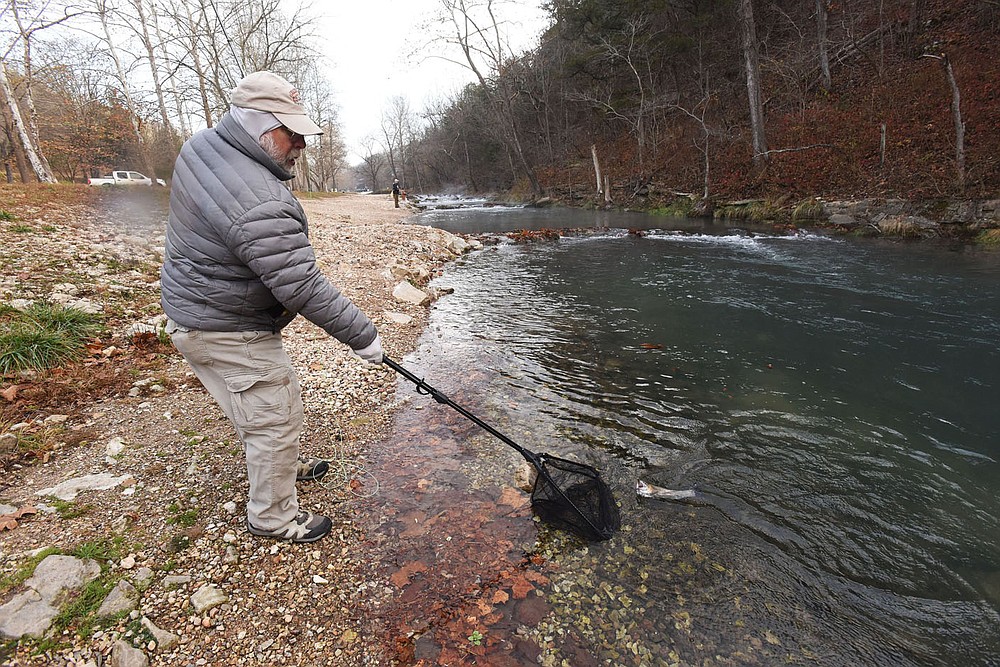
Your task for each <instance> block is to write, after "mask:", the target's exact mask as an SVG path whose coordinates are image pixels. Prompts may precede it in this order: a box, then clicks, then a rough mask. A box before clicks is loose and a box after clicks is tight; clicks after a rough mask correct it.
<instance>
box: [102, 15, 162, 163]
mask: <svg viewBox="0 0 1000 667" xmlns="http://www.w3.org/2000/svg"><path fill="white" fill-rule="evenodd" d="M96 4H97V15H98V17H99V18H100V20H101V27H102V28H104V40H105V43H106V44H107V46H108V54H109V55H110V56H111V60H112V61H114V63H115V72H116V73H117V75H118V81H119V82H120V83H121V86H122V94H123V95H124V96H125V103H126V104H127V105H128V115H129V121H130V122H131V123H132V133H133V135H134V136H135V140H136V143H137V145H138V146H139V155H140V160H141V161H142V166H143V170H144V171H145V172H146V173H147V174H152V173H153V167H152V164H151V163H150V161H149V156H148V154H147V152H146V146H145V142H144V141H143V140H142V132H141V131H140V130H139V115H138V113H136V107H135V102H134V101H133V100H132V93H131V92H129V89H128V79H127V78H126V77H125V68H124V67H122V61H121V58H119V57H118V49H116V48H115V44H114V41H113V40H112V38H111V31H110V30H109V29H108V14H107V12H108V7H107V0H96Z"/></svg>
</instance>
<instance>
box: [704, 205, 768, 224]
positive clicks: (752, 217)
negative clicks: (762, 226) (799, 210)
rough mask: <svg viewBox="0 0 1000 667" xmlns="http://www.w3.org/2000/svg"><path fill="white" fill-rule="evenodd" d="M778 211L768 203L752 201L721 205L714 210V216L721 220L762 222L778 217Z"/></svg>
mask: <svg viewBox="0 0 1000 667" xmlns="http://www.w3.org/2000/svg"><path fill="white" fill-rule="evenodd" d="M779 213H780V209H779V208H778V207H777V206H775V205H773V204H772V203H770V202H767V201H763V200H754V201H749V202H740V203H738V204H722V205H720V206H719V207H718V208H717V209H715V213H714V216H715V217H716V218H719V219H722V220H747V221H749V222H764V221H765V220H774V219H775V218H778V217H779Z"/></svg>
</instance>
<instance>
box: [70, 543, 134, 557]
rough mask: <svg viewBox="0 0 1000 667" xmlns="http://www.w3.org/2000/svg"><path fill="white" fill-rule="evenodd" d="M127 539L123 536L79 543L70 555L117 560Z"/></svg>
mask: <svg viewBox="0 0 1000 667" xmlns="http://www.w3.org/2000/svg"><path fill="white" fill-rule="evenodd" d="M124 542H125V540H124V539H123V538H121V537H115V538H113V539H110V540H108V539H105V540H94V541H93V542H84V543H83V544H80V545H78V546H77V547H76V548H74V549H73V551H71V552H70V555H72V556H76V557H77V558H92V559H94V560H97V561H108V560H117V559H118V558H121V554H122V545H123V544H124Z"/></svg>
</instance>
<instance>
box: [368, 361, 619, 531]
mask: <svg viewBox="0 0 1000 667" xmlns="http://www.w3.org/2000/svg"><path fill="white" fill-rule="evenodd" d="M382 363H384V364H385V365H386V366H388V367H389V368H391V369H392V370H394V371H396V372H397V373H399V374H400V375H402V376H403V377H404V378H406V379H407V380H409V381H410V382H412V383H413V384H415V385H416V386H417V393H418V394H424V395H428V396H430V397H431V398H433V399H434V400H435V401H437V402H438V403H441V404H444V405H447V406H449V407H451V408H452V409H453V410H455V411H456V412H458V413H459V414H460V415H462V416H463V417H465V418H466V419H468V420H470V421H472V422H473V423H475V424H476V425H477V426H479V427H480V428H482V429H483V430H484V431H486V432H487V433H489V434H490V435H492V436H493V437H495V438H497V439H498V440H500V441H501V442H503V443H505V444H507V445H510V446H511V447H513V448H514V449H515V450H517V452H518V453H519V454H520V455H521V456H523V457H524V459H525V460H526V461H527V462H528V463H530V464H531V465H533V466H534V467H535V470H537V471H538V474H539V475H541V476H543V477H544V478H545V480H546V481H547V482H548V484H549V485H550V486H551V487H552V488H553V489H555V490H556V491H557V492H558V493H559V496H560V497H561V498H562V499H563V501H564V502H566V503H567V505H568V506H569V507H572V508H573V511H575V512H576V514H577V516H579V517H580V518H581V519H583V520H584V521H585V522H587V525H589V526H590V528H591V530H592V531H593V534H594V535H600V536H601V537H602V539H607V538H608V537H610V533H608V532H607V531H604V530H601V529H599V528H598V527H597V526H595V525H594V522H593V521H591V520H590V517H588V516H587V515H586V514H584V513H583V512H581V511H580V508H579V507H577V506H576V504H575V503H574V502H573V501H572V500H570V499H569V497H568V496H567V495H566V492H565V491H563V490H562V489H561V488H560V487H559V485H558V484H556V483H555V480H553V479H552V476H551V475H549V471H548V470H546V469H545V465H544V463H545V458H544V455H543V454H536V453H535V452H532V451H530V450H528V449H525V448H524V447H522V446H521V445H519V444H517V443H516V442H514V441H513V440H511V439H510V438H508V437H507V436H505V435H504V434H503V433H501V432H500V431H498V430H496V429H495V428H493V427H492V426H490V425H489V424H487V423H486V422H484V421H483V420H482V419H480V418H479V417H477V416H476V415H474V414H472V413H471V412H469V411H468V410H466V409H465V408H463V407H462V406H461V405H459V404H458V403H456V402H455V401H453V400H451V399H450V398H448V397H447V396H445V395H444V394H442V393H441V392H440V391H438V390H437V389H435V388H434V387H432V386H430V385H429V384H427V383H426V382H425V381H424V380H423V378H419V377H417V376H416V375H414V374H413V373H411V372H410V371H408V370H406V369H405V368H403V367H402V366H400V365H399V364H398V363H396V362H395V361H393V360H392V358H390V357H389V356H387V355H385V354H383V355H382Z"/></svg>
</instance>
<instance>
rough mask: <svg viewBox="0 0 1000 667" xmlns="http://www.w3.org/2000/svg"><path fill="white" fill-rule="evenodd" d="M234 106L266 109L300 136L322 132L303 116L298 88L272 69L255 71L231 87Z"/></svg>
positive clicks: (258, 109)
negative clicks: (269, 70)
mask: <svg viewBox="0 0 1000 667" xmlns="http://www.w3.org/2000/svg"><path fill="white" fill-rule="evenodd" d="M230 101H231V102H232V104H233V105H234V106H238V107H242V108H244V109H255V110H257V111H268V112H270V113H272V114H274V117H275V118H277V119H278V120H279V121H281V124H282V125H284V126H285V127H287V128H288V129H289V130H291V131H292V132H296V133H298V134H301V135H303V136H305V135H310V134H323V130H321V129H320V128H319V125H317V124H316V123H314V122H312V120H310V119H309V116H307V115H306V110H305V107H303V106H302V104H301V97H300V96H299V91H298V90H296V89H295V88H293V87H292V84H290V83H288V82H287V81H285V80H284V79H282V78H281V77H280V76H278V75H277V74H275V73H273V72H254V73H253V74H249V75H247V76H246V77H244V78H243V80H242V81H240V82H239V84H237V85H236V87H235V88H233V93H232V99H231V100H230Z"/></svg>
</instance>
